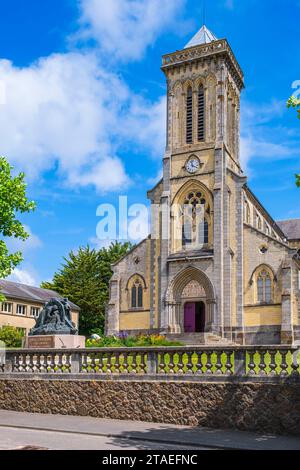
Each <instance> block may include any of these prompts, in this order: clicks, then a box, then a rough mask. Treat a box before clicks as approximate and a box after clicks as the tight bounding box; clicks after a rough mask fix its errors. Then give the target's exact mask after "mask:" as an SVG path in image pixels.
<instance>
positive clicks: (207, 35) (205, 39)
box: [184, 25, 218, 49]
mask: <svg viewBox="0 0 300 470" xmlns="http://www.w3.org/2000/svg"><path fill="white" fill-rule="evenodd" d="M217 40H218V38H217V37H216V36H215V35H214V34H213V33H212V32H211V31H210V30H209V29H208V28H207V27H206V26H205V25H203V26H202V28H201V29H199V31H198V32H197V33H196V34H195V36H194V37H193V38H192V39H191V40H190V41H189V42H188V43H187V45H186V46H185V47H184V48H185V49H188V48H189V47H194V46H200V45H201V44H209V43H210V42H213V41H217Z"/></svg>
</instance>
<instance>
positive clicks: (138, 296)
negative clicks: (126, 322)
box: [131, 278, 143, 308]
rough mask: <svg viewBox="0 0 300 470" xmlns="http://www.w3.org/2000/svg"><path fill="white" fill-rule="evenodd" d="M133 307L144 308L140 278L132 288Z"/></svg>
mask: <svg viewBox="0 0 300 470" xmlns="http://www.w3.org/2000/svg"><path fill="white" fill-rule="evenodd" d="M131 308H143V286H142V282H141V281H140V279H138V278H137V279H136V280H135V281H134V284H133V286H132V288H131Z"/></svg>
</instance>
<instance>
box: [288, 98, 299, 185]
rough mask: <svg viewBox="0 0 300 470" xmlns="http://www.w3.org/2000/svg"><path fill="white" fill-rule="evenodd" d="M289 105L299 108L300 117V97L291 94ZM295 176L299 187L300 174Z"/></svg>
mask: <svg viewBox="0 0 300 470" xmlns="http://www.w3.org/2000/svg"><path fill="white" fill-rule="evenodd" d="M287 107H288V108H294V109H297V113H298V118H299V119H300V99H299V98H296V96H291V97H290V99H289V100H288V102H287ZM295 176H296V185H297V186H298V188H300V174H298V175H295Z"/></svg>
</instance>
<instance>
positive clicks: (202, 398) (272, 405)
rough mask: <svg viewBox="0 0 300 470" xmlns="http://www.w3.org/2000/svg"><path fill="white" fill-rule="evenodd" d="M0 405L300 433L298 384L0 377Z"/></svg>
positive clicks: (45, 410) (30, 410)
mask: <svg viewBox="0 0 300 470" xmlns="http://www.w3.org/2000/svg"><path fill="white" fill-rule="evenodd" d="M0 409H5V410H14V411H22V412H33V413H51V414H64V415H80V416H92V417H97V418H110V419H121V420H133V421H149V422H159V423H169V424H180V425H193V426H206V427H213V428H235V429H240V430H247V431H257V432H264V433H266V432H267V433H275V434H294V435H300V394H299V383H298V384H297V383H294V384H293V383H283V382H282V383H280V384H276V383H274V384H273V383H239V384H236V383H207V382H205V383H203V382H201V383H193V382H175V381H173V382H171V381H168V382H167V381H164V382H154V381H142V382H141V381H121V380H111V381H106V380H105V381H89V380H82V381H80V380H31V379H24V380H22V379H7V380H6V379H1V380H0Z"/></svg>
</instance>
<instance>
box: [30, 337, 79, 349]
mask: <svg viewBox="0 0 300 470" xmlns="http://www.w3.org/2000/svg"><path fill="white" fill-rule="evenodd" d="M24 347H25V348H26V349H82V348H85V336H77V335H41V336H26V338H25V343H24Z"/></svg>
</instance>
